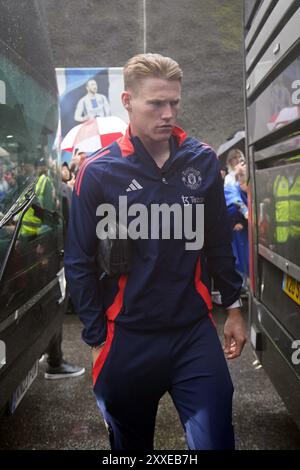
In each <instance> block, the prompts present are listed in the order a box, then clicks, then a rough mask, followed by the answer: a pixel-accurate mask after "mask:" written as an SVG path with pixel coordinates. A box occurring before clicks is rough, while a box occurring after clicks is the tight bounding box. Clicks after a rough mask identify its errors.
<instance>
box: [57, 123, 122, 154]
mask: <svg viewBox="0 0 300 470" xmlns="http://www.w3.org/2000/svg"><path fill="white" fill-rule="evenodd" d="M126 129H127V124H126V123H125V122H124V121H123V120H122V119H120V118H119V117H117V116H107V117H97V118H93V119H89V120H88V121H85V122H84V123H82V124H78V125H77V126H75V127H73V128H72V129H71V130H70V131H69V132H68V133H67V135H66V136H65V137H64V139H63V141H62V143H61V149H62V150H67V151H69V152H73V150H74V149H76V148H78V149H79V150H80V151H81V152H87V153H90V152H95V151H96V150H98V149H101V148H102V147H106V146H107V145H109V144H111V143H112V142H114V141H115V140H117V139H118V138H119V137H121V136H122V135H124V134H125V132H126Z"/></svg>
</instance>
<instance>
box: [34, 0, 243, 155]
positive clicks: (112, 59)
mask: <svg viewBox="0 0 300 470" xmlns="http://www.w3.org/2000/svg"><path fill="white" fill-rule="evenodd" d="M41 1H42V3H43V4H44V5H45V9H46V12H47V15H48V26H49V31H50V39H51V42H52V48H53V55H54V61H55V66H57V67H84V66H85V67H94V66H96V67H97V66H103V67H105V66H111V67H113V66H122V65H123V64H124V63H125V62H126V60H127V59H128V58H129V57H131V56H132V55H134V54H137V53H140V52H143V48H144V41H143V39H144V23H143V0H41ZM241 4H242V2H241V1H240V0H231V1H230V2H229V1H227V0H209V1H207V0H146V7H147V8H146V13H147V22H146V32H147V34H146V41H147V42H146V44H147V48H146V50H147V52H159V53H162V54H165V55H170V56H171V57H173V58H174V59H176V60H177V61H178V62H179V63H180V65H181V66H182V68H183V71H184V88H183V110H182V112H181V115H180V119H179V124H180V125H182V126H183V127H184V128H185V129H186V130H187V131H188V132H189V133H190V134H192V135H195V136H197V137H198V138H200V139H202V140H204V141H206V142H207V143H209V144H210V145H212V146H214V147H215V148H217V147H218V146H219V145H220V144H221V143H222V142H223V141H224V140H226V138H227V137H228V136H229V135H230V134H232V133H233V132H234V131H235V130H237V129H238V128H241V127H242V126H243V94H242V6H241Z"/></svg>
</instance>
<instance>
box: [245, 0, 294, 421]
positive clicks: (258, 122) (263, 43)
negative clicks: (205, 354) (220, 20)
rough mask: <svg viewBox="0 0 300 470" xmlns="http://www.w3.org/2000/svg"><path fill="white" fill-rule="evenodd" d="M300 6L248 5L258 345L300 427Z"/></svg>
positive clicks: (254, 338) (252, 1)
mask: <svg viewBox="0 0 300 470" xmlns="http://www.w3.org/2000/svg"><path fill="white" fill-rule="evenodd" d="M299 25H300V3H299V0H298V1H295V0H286V1H281V0H279V1H269V0H263V1H262V0H245V1H244V33H245V34H244V77H245V104H246V106H245V110H246V111H245V114H246V154H247V163H248V168H249V182H250V211H249V227H250V228H251V230H250V285H251V295H250V328H251V344H252V346H253V348H254V350H255V352H256V355H257V357H258V359H259V361H260V362H261V364H262V365H263V367H264V369H265V371H266V372H267V374H268V375H269V377H270V379H271V380H272V382H273V384H274V386H275V387H276V389H277V391H278V392H279V394H280V395H281V397H282V399H283V401H284V402H285V404H286V406H287V408H288V409H289V411H290V413H291V416H292V418H293V419H294V420H295V422H296V423H297V424H298V426H300V400H299V396H300V28H299Z"/></svg>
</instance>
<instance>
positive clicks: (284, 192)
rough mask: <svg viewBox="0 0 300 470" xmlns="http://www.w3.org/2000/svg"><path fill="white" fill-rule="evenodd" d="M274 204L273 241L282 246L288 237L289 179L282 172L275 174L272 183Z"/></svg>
mask: <svg viewBox="0 0 300 470" xmlns="http://www.w3.org/2000/svg"><path fill="white" fill-rule="evenodd" d="M273 196H274V204H275V218H274V219H275V220H274V225H275V230H274V234H275V242H276V243H277V244H278V245H279V246H280V245H281V246H283V244H285V243H286V242H287V241H288V238H289V180H288V178H287V176H285V175H284V174H282V175H277V176H276V178H275V181H274V184H273Z"/></svg>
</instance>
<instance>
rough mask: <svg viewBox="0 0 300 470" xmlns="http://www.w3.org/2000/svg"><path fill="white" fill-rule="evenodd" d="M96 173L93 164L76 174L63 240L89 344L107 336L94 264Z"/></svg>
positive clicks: (70, 283)
mask: <svg viewBox="0 0 300 470" xmlns="http://www.w3.org/2000/svg"><path fill="white" fill-rule="evenodd" d="M98 173H99V172H97V174H98ZM97 174H96V173H95V171H94V172H93V171H92V165H90V166H87V167H86V168H85V171H84V174H83V175H81V174H80V173H79V174H78V180H79V181H77V180H76V186H75V188H74V191H73V197H72V205H71V213H70V218H69V226H68V235H67V240H66V244H65V274H66V280H67V286H68V289H69V292H70V296H71V299H72V302H73V304H74V308H75V311H76V312H77V313H78V315H79V318H80V320H81V321H82V323H83V325H84V329H83V332H82V338H83V340H84V341H85V342H86V343H87V344H89V345H91V346H92V345H99V344H101V343H102V342H103V341H104V340H105V338H106V321H105V315H104V311H103V306H102V286H101V282H100V280H99V272H98V268H97V265H96V251H97V243H98V238H97V235H96V225H97V218H96V210H97V207H98V206H99V204H101V202H103V195H102V192H101V189H100V188H101V185H100V181H99V174H98V176H97ZM79 183H80V184H79Z"/></svg>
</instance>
